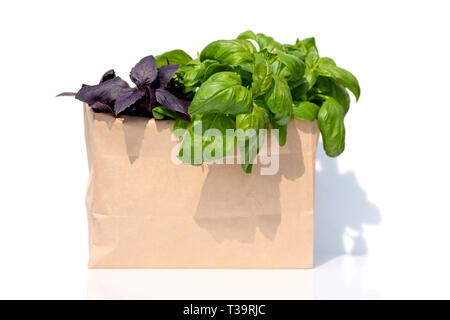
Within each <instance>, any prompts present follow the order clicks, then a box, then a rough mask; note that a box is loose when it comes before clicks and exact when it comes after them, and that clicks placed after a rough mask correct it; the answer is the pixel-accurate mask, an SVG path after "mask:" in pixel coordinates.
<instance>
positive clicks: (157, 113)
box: [152, 106, 177, 120]
mask: <svg viewBox="0 0 450 320" xmlns="http://www.w3.org/2000/svg"><path fill="white" fill-rule="evenodd" d="M152 113H153V117H154V118H155V119H157V120H162V119H164V118H165V117H167V118H170V119H176V118H177V114H176V112H175V111H172V110H170V109H167V108H166V107H163V106H157V107H154V108H153V109H152Z"/></svg>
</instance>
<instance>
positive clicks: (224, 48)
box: [200, 39, 256, 70]
mask: <svg viewBox="0 0 450 320" xmlns="http://www.w3.org/2000/svg"><path fill="white" fill-rule="evenodd" d="M255 52H256V48H255V47H254V46H253V44H252V43H251V42H250V41H247V40H242V39H235V40H217V41H214V42H211V43H210V44H208V45H207V46H206V47H205V49H203V51H202V52H201V53H200V61H204V60H207V59H210V60H216V61H219V62H220V63H221V64H226V65H240V66H244V67H246V68H248V69H249V70H251V67H252V64H253V53H255Z"/></svg>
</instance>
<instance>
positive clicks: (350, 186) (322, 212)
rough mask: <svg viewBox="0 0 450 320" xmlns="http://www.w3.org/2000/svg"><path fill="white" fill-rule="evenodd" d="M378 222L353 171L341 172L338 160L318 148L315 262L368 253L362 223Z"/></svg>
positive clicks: (372, 205)
mask: <svg viewBox="0 0 450 320" xmlns="http://www.w3.org/2000/svg"><path fill="white" fill-rule="evenodd" d="M380 221H381V215H380V211H379V209H378V208H377V207H376V206H375V205H374V204H373V203H371V202H369V200H368V199H367V195H366V192H365V190H364V189H363V188H362V186H361V185H360V184H359V182H358V180H357V177H356V175H355V173H354V172H345V173H340V172H339V170H338V167H337V160H336V159H335V158H330V157H328V156H327V155H326V154H325V152H324V151H323V147H322V143H320V144H319V146H318V149H317V170H316V190H315V215H314V254H315V257H316V258H315V260H314V265H315V266H316V267H317V266H319V265H321V264H323V263H325V262H327V261H328V260H330V259H333V258H335V257H338V256H341V255H345V254H348V255H352V256H363V255H367V253H368V248H367V242H366V240H365V238H364V233H363V231H364V230H363V226H364V225H376V224H379V223H380Z"/></svg>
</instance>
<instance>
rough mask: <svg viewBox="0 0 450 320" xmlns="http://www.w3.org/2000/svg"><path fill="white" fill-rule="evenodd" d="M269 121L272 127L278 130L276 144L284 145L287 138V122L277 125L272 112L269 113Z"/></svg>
mask: <svg viewBox="0 0 450 320" xmlns="http://www.w3.org/2000/svg"><path fill="white" fill-rule="evenodd" d="M270 123H271V124H272V129H275V130H278V144H279V145H280V147H282V146H284V145H285V144H286V140H287V124H284V125H279V124H278V123H277V121H276V120H275V119H274V117H273V114H271V115H270Z"/></svg>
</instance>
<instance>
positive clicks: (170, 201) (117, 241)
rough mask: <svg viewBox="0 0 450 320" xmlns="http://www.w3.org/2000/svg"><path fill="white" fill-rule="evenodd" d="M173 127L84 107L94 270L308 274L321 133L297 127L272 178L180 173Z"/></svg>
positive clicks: (222, 170)
mask: <svg viewBox="0 0 450 320" xmlns="http://www.w3.org/2000/svg"><path fill="white" fill-rule="evenodd" d="M172 127H173V121H168V120H167V121H166V120H164V121H155V120H154V119H146V118H139V117H127V116H124V117H123V118H117V119H116V118H114V117H113V116H111V115H109V114H105V113H95V112H93V111H92V110H91V109H90V108H89V107H88V106H85V129H86V145H87V153H88V160H89V173H90V175H89V185H88V191H87V199H86V203H87V215H88V221H89V252H90V259H89V267H90V268H311V267H312V263H313V216H314V214H313V213H314V170H315V154H316V146H317V139H318V129H317V124H316V123H311V122H308V121H301V120H292V123H290V125H289V129H288V137H287V144H286V145H285V146H284V147H281V148H280V149H279V154H280V158H279V171H278V173H277V174H275V175H261V174H260V170H259V169H260V168H259V167H260V165H254V168H253V173H252V174H245V173H244V172H243V171H242V169H241V166H240V165H239V164H234V165H219V164H210V165H207V164H204V165H202V166H192V165H188V164H179V165H176V164H174V163H173V162H172V161H171V152H172V149H173V147H174V146H175V145H176V144H177V141H174V140H173V139H172V138H171V137H172ZM261 166H263V165H261Z"/></svg>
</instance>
